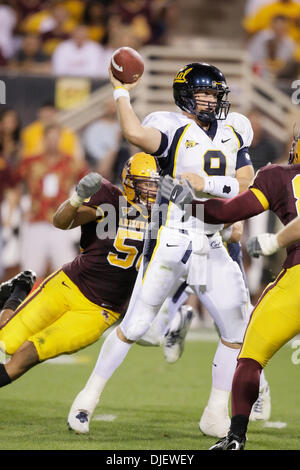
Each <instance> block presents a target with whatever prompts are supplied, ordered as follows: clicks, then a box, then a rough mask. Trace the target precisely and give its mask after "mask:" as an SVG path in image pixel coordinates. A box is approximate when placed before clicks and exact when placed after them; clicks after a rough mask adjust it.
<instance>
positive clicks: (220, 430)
mask: <svg viewBox="0 0 300 470" xmlns="http://www.w3.org/2000/svg"><path fill="white" fill-rule="evenodd" d="M229 428H230V418H229V416H228V411H227V407H226V408H222V409H220V408H214V409H210V408H208V407H205V408H204V411H203V414H202V416H201V419H200V422H199V429H200V431H201V432H203V434H205V435H206V436H212V437H219V438H220V437H225V436H226V435H227V433H228V432H229Z"/></svg>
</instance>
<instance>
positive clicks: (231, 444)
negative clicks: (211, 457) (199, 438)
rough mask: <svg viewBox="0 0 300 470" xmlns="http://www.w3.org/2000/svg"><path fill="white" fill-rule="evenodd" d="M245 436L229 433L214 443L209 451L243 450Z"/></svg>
mask: <svg viewBox="0 0 300 470" xmlns="http://www.w3.org/2000/svg"><path fill="white" fill-rule="evenodd" d="M245 442H246V436H243V437H241V436H237V435H236V434H232V433H231V432H229V433H228V434H227V436H226V437H223V439H220V440H219V441H218V442H216V443H215V444H214V445H213V446H212V447H210V448H209V450H244V448H245Z"/></svg>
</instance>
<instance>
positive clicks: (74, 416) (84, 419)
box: [68, 408, 90, 434]
mask: <svg viewBox="0 0 300 470" xmlns="http://www.w3.org/2000/svg"><path fill="white" fill-rule="evenodd" d="M89 424H90V418H89V415H88V412H87V411H85V410H74V409H72V408H71V410H70V413H69V416H68V428H69V430H70V431H75V432H76V434H87V433H88V432H89V430H90V429H89Z"/></svg>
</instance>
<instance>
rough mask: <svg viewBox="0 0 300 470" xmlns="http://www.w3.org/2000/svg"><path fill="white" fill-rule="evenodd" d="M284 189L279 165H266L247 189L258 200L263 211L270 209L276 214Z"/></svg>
mask: <svg viewBox="0 0 300 470" xmlns="http://www.w3.org/2000/svg"><path fill="white" fill-rule="evenodd" d="M284 187H285V186H284V181H283V179H282V168H281V167H280V165H267V166H265V167H263V168H261V169H260V170H259V171H258V172H257V174H256V176H255V179H254V181H253V184H252V185H251V186H250V188H249V189H250V190H251V191H252V192H253V193H254V194H255V196H256V197H257V198H258V199H259V201H260V202H261V204H262V205H263V206H264V207H265V209H271V210H272V211H274V212H276V209H277V208H278V206H280V200H281V198H282V190H284Z"/></svg>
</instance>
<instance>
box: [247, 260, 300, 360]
mask: <svg viewBox="0 0 300 470" xmlns="http://www.w3.org/2000/svg"><path fill="white" fill-rule="evenodd" d="M299 286H300V265H299V264H297V265H295V266H293V267H292V268H289V269H284V270H283V271H282V272H281V273H280V274H279V276H278V277H277V279H276V280H275V281H274V282H273V283H271V284H269V285H268V286H267V288H266V289H265V291H264V292H263V293H262V295H261V297H260V299H259V301H258V303H257V305H256V307H255V308H254V310H253V312H252V315H251V319H250V322H249V324H248V327H247V330H246V333H245V337H244V342H243V346H242V349H241V352H240V355H239V358H242V357H244V358H251V359H254V360H256V361H257V362H259V363H260V364H261V365H262V366H263V367H265V366H266V364H267V363H268V361H269V360H270V359H271V357H272V356H273V355H274V354H275V353H276V351H278V350H279V349H280V348H281V347H282V346H283V345H284V344H285V343H286V342H288V341H289V340H290V339H292V338H293V337H294V336H295V335H297V334H298V333H300V289H299Z"/></svg>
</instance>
